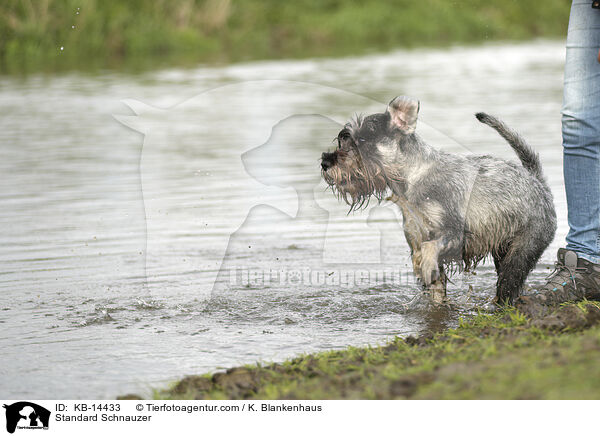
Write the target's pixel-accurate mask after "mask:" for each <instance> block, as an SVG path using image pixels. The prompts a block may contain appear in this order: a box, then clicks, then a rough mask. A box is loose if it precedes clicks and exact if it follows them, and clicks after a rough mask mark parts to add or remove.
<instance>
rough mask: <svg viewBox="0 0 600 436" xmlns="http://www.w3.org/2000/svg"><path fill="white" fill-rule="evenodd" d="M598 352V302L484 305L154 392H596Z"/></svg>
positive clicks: (451, 395) (281, 395) (235, 395)
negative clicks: (491, 309)
mask: <svg viewBox="0 0 600 436" xmlns="http://www.w3.org/2000/svg"><path fill="white" fill-rule="evenodd" d="M599 359H600V305H598V304H597V303H591V302H582V303H578V304H571V305H565V306H562V307H560V308H558V309H557V310H555V311H553V312H548V311H544V310H542V309H540V308H532V310H531V311H528V313H527V314H525V313H522V312H519V311H517V310H515V309H510V310H505V311H503V312H500V313H497V314H494V315H489V314H480V315H477V316H475V317H473V318H471V319H469V320H464V321H462V322H461V324H460V326H459V327H458V328H456V329H453V330H449V331H446V332H443V333H439V334H435V335H433V334H428V335H423V336H419V337H412V336H411V337H407V338H405V339H401V338H396V339H395V340H394V341H393V342H390V343H389V344H387V345H385V346H381V347H365V348H353V347H350V348H348V349H345V350H341V351H331V352H325V353H317V354H309V355H304V356H300V357H297V358H294V359H291V360H289V361H286V362H283V363H281V364H270V365H251V366H245V367H238V368H231V369H229V370H227V371H225V372H217V373H214V374H207V375H200V376H188V377H185V378H183V379H182V380H179V381H177V382H176V383H174V384H173V386H172V387H171V388H170V389H167V390H163V391H156V392H155V397H156V398H162V399H250V398H252V399H583V398H585V399H592V398H595V399H597V398H600V366H599V365H598V364H597V362H598V360H599ZM130 397H133V398H137V396H130ZM123 398H126V397H123Z"/></svg>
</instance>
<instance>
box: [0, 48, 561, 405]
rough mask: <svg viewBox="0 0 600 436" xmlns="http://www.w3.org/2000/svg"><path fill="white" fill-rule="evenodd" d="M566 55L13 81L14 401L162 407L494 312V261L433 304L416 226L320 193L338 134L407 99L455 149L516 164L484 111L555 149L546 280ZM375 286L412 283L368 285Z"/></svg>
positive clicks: (2, 243)
mask: <svg viewBox="0 0 600 436" xmlns="http://www.w3.org/2000/svg"><path fill="white" fill-rule="evenodd" d="M563 59H564V47H563V43H562V42H533V43H527V44H516V45H487V46H482V47H476V48H454V49H450V50H416V51H400V52H395V53H391V54H385V55H377V56H368V57H360V58H347V59H335V60H329V59H322V60H306V61H290V62H288V61H282V62H259V63H252V64H244V65H234V66H229V67H223V68H197V69H191V70H167V71H160V72H154V73H147V74H144V75H139V76H122V75H116V74H101V75H98V76H86V75H79V74H70V75H63V76H56V77H44V76H34V77H30V78H28V79H25V80H21V79H14V78H0V101H1V102H2V105H0V113H1V117H0V144H1V145H0V324H1V328H2V334H1V337H0V347H1V348H2V350H3V353H2V357H1V358H0V359H1V361H0V386H1V389H2V396H3V397H5V398H40V399H42V398H114V397H115V396H116V395H119V394H123V393H127V392H139V393H146V394H147V393H148V391H149V389H150V388H152V387H160V386H164V385H165V384H166V383H167V382H168V381H170V380H173V379H175V378H177V377H179V376H182V375H184V374H190V373H202V372H206V371H212V370H215V369H217V368H223V367H229V366H232V365H239V364H245V363H252V362H255V361H257V360H260V361H271V360H282V359H285V358H287V357H290V356H294V355H296V354H299V353H304V352H311V351H318V350H325V349H331V348H340V347H344V346H347V345H350V344H352V345H361V344H367V343H369V344H376V343H381V342H384V341H386V340H388V339H390V338H391V337H393V336H394V335H408V334H412V333H418V332H422V331H426V330H429V331H435V330H440V329H444V328H447V327H451V326H454V325H456V324H457V322H458V319H459V317H460V316H463V315H465V314H468V313H471V312H473V311H474V310H475V308H476V307H478V306H481V305H483V304H485V302H487V301H488V300H489V299H491V298H492V297H493V293H494V283H495V278H496V276H495V273H494V271H493V269H492V268H490V266H489V265H483V266H480V267H479V268H478V269H477V275H464V276H463V275H457V276H455V277H454V279H453V281H454V283H453V284H452V285H451V286H450V289H449V301H450V303H451V304H450V306H449V307H436V306H432V305H431V304H429V303H428V302H427V300H426V299H424V298H422V297H421V296H420V291H419V289H418V286H417V285H416V284H415V283H414V280H413V278H412V276H411V275H410V267H409V265H410V260H409V256H408V247H407V245H406V242H405V241H404V239H403V237H402V234H401V232H400V230H399V229H400V228H399V223H398V216H397V213H396V212H395V211H394V210H393V209H392V208H390V207H388V206H385V205H384V206H383V207H375V206H376V205H374V204H372V205H371V206H370V207H369V209H367V210H363V211H359V212H356V213H353V214H350V215H347V209H348V208H347V206H345V205H343V204H340V203H338V202H337V200H336V199H335V198H334V197H333V195H332V194H331V192H329V191H327V190H326V189H325V186H324V184H323V182H322V181H320V177H319V161H318V158H319V156H320V153H321V152H322V151H325V150H326V149H328V148H331V147H333V144H332V142H331V140H332V139H333V138H334V137H335V135H336V134H337V130H338V129H339V127H338V125H339V124H338V123H339V122H342V121H343V120H345V119H347V118H348V117H349V116H351V115H352V114H353V113H354V112H355V111H356V112H367V113H368V112H369V111H371V110H383V109H384V108H385V104H386V103H387V102H388V101H389V100H390V99H391V98H392V97H394V96H395V95H398V94H409V95H414V96H417V97H418V98H419V99H420V100H421V115H420V124H419V129H420V130H419V131H420V132H421V133H422V134H423V136H425V137H426V139H428V140H429V141H430V142H431V143H432V144H434V145H436V146H438V147H440V148H445V149H447V150H450V151H453V152H459V153H472V152H474V153H492V154H494V155H497V156H501V157H506V158H509V159H514V156H513V153H512V151H511V150H510V148H509V147H508V145H507V144H505V143H504V142H503V141H502V140H501V139H500V138H499V137H497V135H496V134H495V132H493V131H491V130H490V129H489V128H487V127H485V126H481V125H479V124H478V123H477V121H476V120H475V119H474V117H473V113H474V112H476V111H480V110H485V111H487V112H490V113H494V114H496V115H498V116H500V117H501V118H503V119H504V120H505V121H506V122H507V123H508V124H509V125H510V126H512V127H514V128H516V129H518V130H519V131H520V132H521V133H522V134H523V136H524V137H525V138H527V139H528V140H529V142H530V143H531V144H532V145H533V146H535V148H536V149H537V150H538V151H539V152H540V154H541V158H542V160H543V163H544V168H545V172H546V175H547V177H548V179H549V182H550V185H551V186H552V189H553V192H554V195H555V204H556V207H557V211H558V217H559V230H558V232H557V236H556V238H555V241H554V243H553V244H552V246H551V247H550V248H549V249H548V250H547V251H546V253H545V254H544V256H543V258H542V260H541V262H540V264H539V265H538V268H537V269H536V270H535V271H534V272H533V273H532V274H531V276H530V278H529V283H530V284H535V283H538V282H541V281H542V280H543V278H544V277H545V275H546V274H547V273H548V267H549V265H550V264H552V262H553V260H554V253H555V251H556V249H557V247H559V246H560V245H561V243H562V241H563V240H564V236H565V234H566V230H567V229H566V207H565V198H564V193H563V182H562V166H561V163H562V150H561V146H560V104H561V99H562V69H563ZM123 100H126V101H125V102H123ZM141 102H143V103H141ZM132 110H133V111H134V112H136V113H137V114H138V116H134V115H135V114H134V113H133V112H132ZM114 116H116V118H117V119H115V117H114ZM123 123H125V124H127V125H128V126H130V127H126V126H125V125H124V124H123ZM132 128H133V129H132ZM134 129H137V131H136V130H134ZM140 131H142V132H143V133H144V134H142V133H140ZM271 270H274V271H276V273H275V275H274V276H272V277H271V275H269V278H270V279H271V280H267V281H266V282H265V280H264V275H262V274H263V272H265V271H268V272H269V274H271V273H272V271H271ZM232 271H233V273H232ZM377 271H379V272H382V271H383V272H384V273H386V272H390V274H397V275H399V277H396V279H397V280H393V281H388V282H385V283H384V282H382V281H381V280H379V281H378V280H375V281H372V282H369V279H372V278H373V276H374V275H375V274H376V273H377ZM357 272H359V273H361V274H363V273H364V274H366V277H367V280H366V281H365V280H364V277H362V278H361V277H359V275H360V274H358V273H357ZM253 274H254V276H253ZM256 274H259V275H258V276H256ZM344 277H345V278H346V279H348V278H352V279H353V280H354V283H352V282H351V283H346V280H345V279H344ZM215 278H216V283H215V284H214V287H213V282H215Z"/></svg>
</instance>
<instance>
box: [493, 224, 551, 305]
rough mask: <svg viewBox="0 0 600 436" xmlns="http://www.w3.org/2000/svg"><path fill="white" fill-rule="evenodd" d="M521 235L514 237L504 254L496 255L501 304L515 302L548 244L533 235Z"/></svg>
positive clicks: (497, 290) (497, 288)
mask: <svg viewBox="0 0 600 436" xmlns="http://www.w3.org/2000/svg"><path fill="white" fill-rule="evenodd" d="M519 236H521V237H519ZM519 236H516V237H515V238H514V239H513V242H512V243H511V244H510V246H509V247H508V250H507V251H506V253H505V254H504V256H502V257H499V255H498V254H495V255H494V263H495V264H496V272H497V274H498V281H497V282H496V303H497V304H499V305H511V304H513V302H514V300H515V299H516V298H517V297H518V296H519V295H520V293H521V290H522V288H523V284H524V283H525V280H526V279H527V276H528V275H529V273H530V272H531V270H532V269H533V268H534V267H535V264H536V263H537V261H538V259H539V258H540V256H541V255H542V253H543V252H544V249H545V248H546V245H547V243H545V242H542V241H538V240H536V239H535V238H532V237H531V236H524V235H519Z"/></svg>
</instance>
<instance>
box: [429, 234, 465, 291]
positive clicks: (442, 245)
mask: <svg viewBox="0 0 600 436" xmlns="http://www.w3.org/2000/svg"><path fill="white" fill-rule="evenodd" d="M460 246H461V242H460V240H459V238H453V237H451V236H444V237H440V238H437V239H432V240H429V241H424V242H423V243H422V244H421V265H420V270H421V278H422V280H423V284H424V285H425V288H426V289H427V290H428V291H430V293H431V297H432V299H433V301H435V302H438V303H441V302H443V301H444V299H445V298H446V283H447V281H448V279H447V277H446V273H445V272H444V268H443V262H442V259H445V258H448V257H456V250H457V248H458V247H460Z"/></svg>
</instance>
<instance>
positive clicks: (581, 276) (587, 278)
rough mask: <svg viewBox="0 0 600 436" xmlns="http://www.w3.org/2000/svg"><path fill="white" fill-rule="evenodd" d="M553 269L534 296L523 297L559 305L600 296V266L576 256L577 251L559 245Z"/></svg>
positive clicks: (524, 299)
mask: <svg viewBox="0 0 600 436" xmlns="http://www.w3.org/2000/svg"><path fill="white" fill-rule="evenodd" d="M557 258H558V260H557V262H556V263H555V264H554V271H553V272H552V274H550V275H549V276H548V278H547V281H546V284H545V285H544V286H543V287H541V288H540V289H539V290H537V291H536V292H535V293H534V294H533V295H530V296H527V297H525V296H524V297H521V298H520V303H521V304H523V303H526V302H527V301H528V300H529V301H531V300H533V301H532V302H535V303H539V304H542V305H545V306H557V305H559V304H561V303H564V302H567V301H578V300H583V299H584V298H586V299H588V300H598V299H600V265H598V264H595V263H592V262H590V261H589V260H586V259H581V258H579V257H577V253H576V252H574V251H571V250H567V249H566V248H559V249H558V254H557Z"/></svg>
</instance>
